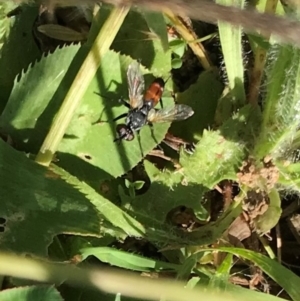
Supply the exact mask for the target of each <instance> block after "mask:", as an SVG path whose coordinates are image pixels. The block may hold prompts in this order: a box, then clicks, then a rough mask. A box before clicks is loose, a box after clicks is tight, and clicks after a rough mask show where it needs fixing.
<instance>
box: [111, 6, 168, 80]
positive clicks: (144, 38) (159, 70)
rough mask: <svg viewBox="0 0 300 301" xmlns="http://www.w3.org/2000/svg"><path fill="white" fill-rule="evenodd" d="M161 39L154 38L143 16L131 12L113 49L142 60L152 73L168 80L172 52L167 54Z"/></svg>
mask: <svg viewBox="0 0 300 301" xmlns="http://www.w3.org/2000/svg"><path fill="white" fill-rule="evenodd" d="M153 14H155V13H153ZM158 15H159V14H158ZM160 22H161V21H160ZM160 27H161V24H160ZM157 30H158V29H157ZM159 30H162V29H161V28H160V29H159ZM164 30H166V28H165V29H164ZM159 38H161V36H159ZM159 38H158V37H157V36H155V37H153V34H152V33H151V31H150V29H149V27H148V25H147V22H146V19H145V17H144V16H143V14H141V13H139V12H137V11H134V10H131V11H130V12H129V13H128V15H127V17H126V19H125V22H124V23H123V25H122V27H121V29H120V31H119V33H118V35H117V37H116V39H115V41H114V43H113V45H112V49H114V50H115V51H117V52H120V53H122V54H126V55H130V56H131V57H132V58H134V59H136V60H141V62H142V64H143V65H144V66H146V67H147V68H148V69H149V70H150V71H151V72H152V73H154V74H156V75H158V76H160V77H163V78H165V79H166V78H168V77H169V71H170V70H171V50H168V51H166V52H165V51H164V49H163V47H162V44H161V40H160V39H159Z"/></svg>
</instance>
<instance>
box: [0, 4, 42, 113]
mask: <svg viewBox="0 0 300 301" xmlns="http://www.w3.org/2000/svg"><path fill="white" fill-rule="evenodd" d="M37 15H38V10H37V7H34V6H29V5H28V6H22V13H21V14H19V15H18V16H17V17H15V18H10V19H8V18H7V19H6V20H7V22H9V23H10V26H11V29H10V32H9V36H8V37H7V39H6V41H5V43H4V45H3V47H2V49H1V55H0V70H1V72H0V91H1V94H0V113H1V112H2V110H3V109H4V107H5V104H6V102H7V100H8V97H9V94H10V92H11V89H12V88H13V84H14V79H15V77H16V76H17V75H18V74H19V73H21V71H22V70H23V69H24V68H27V67H28V65H29V64H30V63H31V62H33V61H34V60H36V59H38V58H39V57H40V55H41V54H40V51H39V50H38V47H37V45H36V43H35V41H34V39H33V35H32V24H33V22H34V20H35V18H36V17H37Z"/></svg>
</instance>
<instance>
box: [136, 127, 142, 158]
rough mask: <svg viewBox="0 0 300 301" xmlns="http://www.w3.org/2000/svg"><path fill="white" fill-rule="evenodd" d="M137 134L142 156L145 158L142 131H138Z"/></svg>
mask: <svg viewBox="0 0 300 301" xmlns="http://www.w3.org/2000/svg"><path fill="white" fill-rule="evenodd" d="M136 135H137V138H138V142H139V147H140V151H141V155H142V158H144V152H143V148H142V143H141V135H140V131H137V132H136Z"/></svg>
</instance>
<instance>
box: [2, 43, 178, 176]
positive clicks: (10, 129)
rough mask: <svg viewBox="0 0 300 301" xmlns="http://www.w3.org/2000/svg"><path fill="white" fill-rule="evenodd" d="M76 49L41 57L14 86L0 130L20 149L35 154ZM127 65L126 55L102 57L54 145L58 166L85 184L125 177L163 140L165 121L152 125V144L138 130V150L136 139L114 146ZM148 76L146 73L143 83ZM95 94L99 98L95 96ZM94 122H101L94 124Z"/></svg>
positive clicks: (167, 103) (167, 100)
mask: <svg viewBox="0 0 300 301" xmlns="http://www.w3.org/2000/svg"><path fill="white" fill-rule="evenodd" d="M78 47H79V46H74V45H73V46H69V47H65V48H62V49H57V50H56V51H55V52H54V53H53V54H49V55H48V56H47V57H43V58H42V60H41V61H40V62H37V63H36V64H35V65H34V66H33V68H31V69H29V70H28V71H27V72H26V73H25V74H24V75H23V76H22V78H21V80H20V81H19V82H16V84H15V86H14V89H13V91H12V94H11V96H10V99H9V103H8V105H7V106H6V108H5V110H4V112H3V115H2V116H1V117H0V127H1V128H3V130H4V131H5V132H6V133H8V134H9V135H11V137H12V138H13V139H14V140H15V141H16V142H17V143H18V144H19V145H20V146H21V147H22V148H23V149H26V150H27V151H30V152H32V153H36V152H37V151H38V149H39V148H40V146H41V144H42V141H43V139H44V137H45V135H46V133H47V131H48V128H49V125H50V123H51V120H52V118H53V116H54V115H55V113H56V110H57V108H58V106H59V105H60V103H61V101H62V99H63V97H64V95H65V93H66V91H67V89H68V81H70V78H72V74H71V71H72V70H73V71H74V69H72V68H70V67H69V66H70V64H71V62H72V59H73V58H74V56H75V54H76V53H77V51H78V49H79V48H78ZM131 61H132V60H131V59H130V58H129V57H125V56H122V55H119V54H117V53H115V52H113V51H110V52H108V53H107V54H106V55H105V56H104V57H103V59H102V64H101V67H100V68H99V70H98V72H97V74H96V76H95V77H94V79H93V80H92V82H91V83H90V86H89V88H88V90H87V91H86V93H85V95H84V97H83V100H82V104H81V106H80V107H79V108H78V110H77V111H76V113H75V116H74V118H73V120H72V122H71V124H70V126H69V128H68V130H67V132H66V135H65V138H64V139H63V140H62V142H61V144H60V146H59V150H58V154H57V158H58V159H59V165H60V166H62V167H63V168H64V169H66V170H68V171H70V172H71V173H72V174H74V175H78V177H79V178H83V179H85V181H88V182H93V181H94V182H95V181H99V180H101V179H106V178H110V177H117V176H120V175H122V174H124V173H125V172H127V171H128V170H130V169H131V168H132V167H134V166H135V165H136V164H137V163H138V162H139V161H140V160H141V159H142V158H143V156H144V155H146V154H147V153H148V152H149V151H150V150H152V149H153V148H154V147H155V146H156V144H157V143H156V141H157V142H160V141H162V139H163V138H164V136H165V134H166V132H167V130H168V128H169V126H170V124H169V123H164V124H156V125H155V126H154V137H155V139H156V141H155V140H154V139H153V137H152V135H151V131H150V129H149V127H147V126H145V127H144V128H143V129H142V130H141V148H140V145H139V141H138V139H135V140H134V141H130V142H128V141H123V142H122V143H121V145H118V144H116V143H114V142H113V140H114V138H115V136H116V130H115V128H116V123H115V122H113V118H114V117H116V116H118V115H120V114H122V113H124V112H126V111H127V109H126V108H125V107H123V106H122V107H121V106H120V104H119V103H118V102H117V101H116V100H117V99H118V98H120V97H121V96H124V95H125V96H127V95H128V91H127V89H128V87H127V82H126V78H125V77H126V69H127V67H128V65H129V63H131ZM57 62H59V63H57ZM72 66H73V65H72ZM70 70H71V71H70ZM66 74H67V75H66ZM149 77H151V76H149V74H148V75H146V82H147V83H148V82H149ZM37 78H39V80H38V81H36V79H37ZM95 92H96V93H99V94H100V95H104V96H103V97H100V96H99V95H97V94H96V93H95ZM166 93H167V92H166ZM37 99H39V100H40V101H38V102H37ZM163 102H164V106H172V105H174V104H173V101H172V98H171V97H163ZM99 119H100V120H101V121H102V122H101V121H100V122H99V123H97V122H98V121H99ZM107 121H108V122H107ZM119 123H124V121H123V120H120V121H119Z"/></svg>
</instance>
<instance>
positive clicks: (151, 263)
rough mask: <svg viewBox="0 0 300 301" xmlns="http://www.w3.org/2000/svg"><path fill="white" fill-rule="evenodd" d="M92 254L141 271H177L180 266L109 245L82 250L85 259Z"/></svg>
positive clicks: (111, 263) (112, 262)
mask: <svg viewBox="0 0 300 301" xmlns="http://www.w3.org/2000/svg"><path fill="white" fill-rule="evenodd" d="M91 255H92V256H95V257H96V258H98V259H99V260H100V261H101V262H105V263H108V264H110V265H112V266H117V267H120V268H124V269H129V270H134V271H141V272H151V271H163V270H173V271H174V270H175V271H176V270H177V269H179V267H180V266H179V265H177V264H172V263H168V262H163V261H159V260H154V259H150V258H147V257H143V256H140V255H136V254H131V253H128V252H125V251H121V250H116V249H113V248H109V247H98V248H85V249H82V250H81V256H82V259H83V260H84V259H86V258H87V257H88V256H91Z"/></svg>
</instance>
